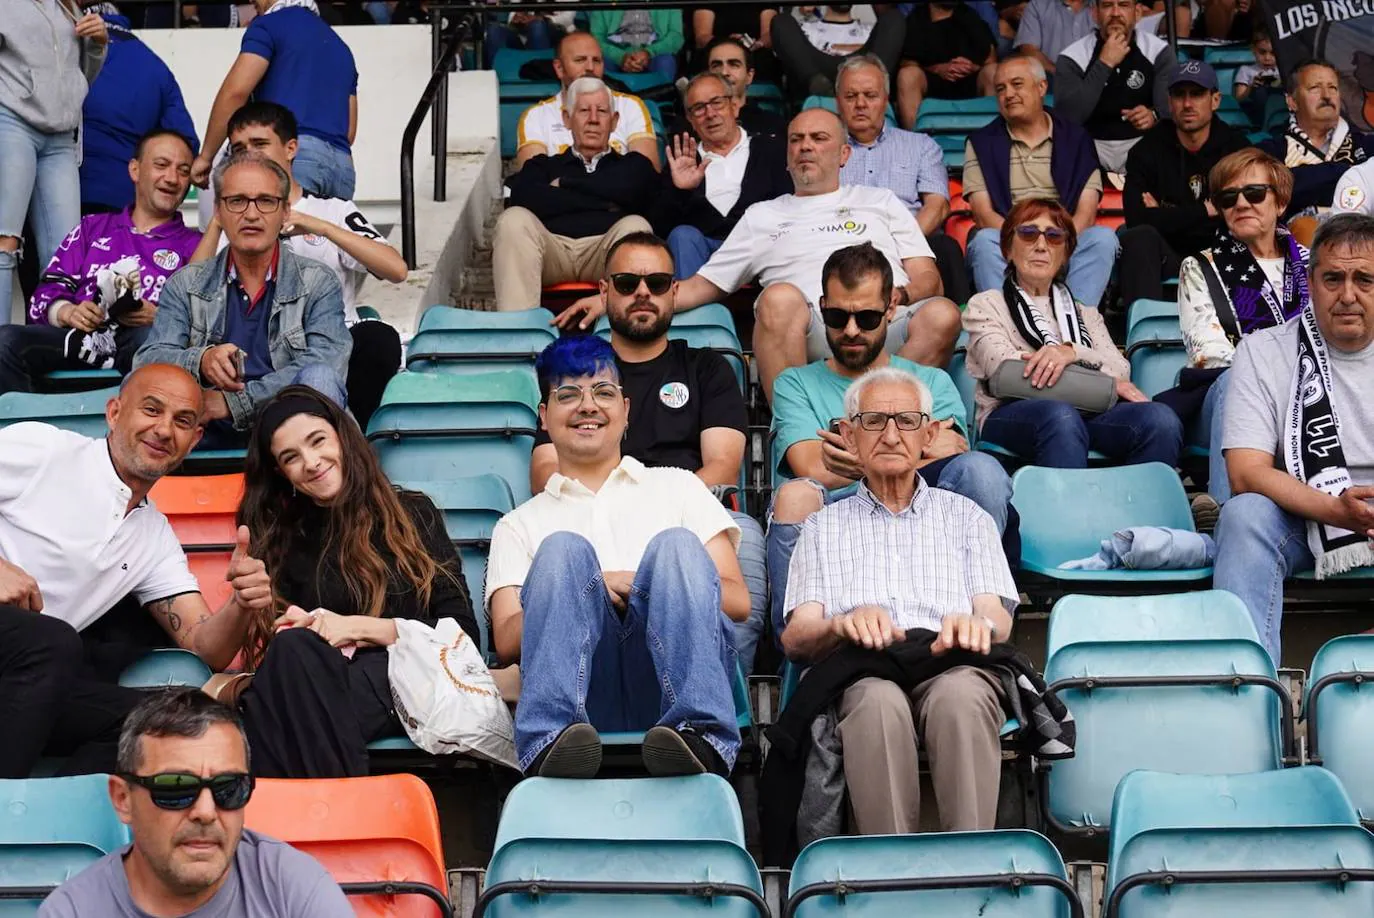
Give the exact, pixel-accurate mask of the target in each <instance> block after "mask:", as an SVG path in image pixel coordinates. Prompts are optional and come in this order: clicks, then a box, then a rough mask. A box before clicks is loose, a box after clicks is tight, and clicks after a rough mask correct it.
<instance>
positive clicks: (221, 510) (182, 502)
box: [148, 473, 243, 548]
mask: <svg viewBox="0 0 1374 918" xmlns="http://www.w3.org/2000/svg"><path fill="white" fill-rule="evenodd" d="M148 496H149V497H150V498H152V501H153V503H154V504H156V505H157V508H158V509H159V510H161V511H162V513H163V514H164V515H165V516H166V517H167V520H168V522H170V523H171V524H172V531H173V532H175V533H176V535H177V541H178V542H180V543H181V545H182V547H183V548H189V547H193V546H206V545H233V544H234V529H235V527H234V514H235V513H237V512H238V509H239V501H240V500H241V499H242V498H243V474H242V473H235V474H232V475H200V476H193V475H187V476H168V477H166V478H162V479H159V480H158V483H157V484H155V485H153V490H152V491H151V492H150V493H149V495H148Z"/></svg>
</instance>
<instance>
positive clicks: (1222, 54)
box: [1202, 45, 1255, 89]
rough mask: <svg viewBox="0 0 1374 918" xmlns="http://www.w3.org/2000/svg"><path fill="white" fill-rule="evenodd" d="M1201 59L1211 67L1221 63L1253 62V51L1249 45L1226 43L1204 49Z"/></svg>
mask: <svg viewBox="0 0 1374 918" xmlns="http://www.w3.org/2000/svg"><path fill="white" fill-rule="evenodd" d="M1202 59H1203V60H1204V61H1206V62H1207V63H1209V64H1211V65H1212V66H1213V67H1217V66H1218V65H1221V64H1253V63H1254V62H1255V52H1254V50H1253V49H1251V47H1250V46H1249V45H1228V46H1223V47H1217V48H1206V49H1204V50H1203V52H1202ZM1224 88H1225V87H1223V89H1224Z"/></svg>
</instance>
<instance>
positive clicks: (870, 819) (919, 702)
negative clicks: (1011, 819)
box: [839, 666, 1005, 835]
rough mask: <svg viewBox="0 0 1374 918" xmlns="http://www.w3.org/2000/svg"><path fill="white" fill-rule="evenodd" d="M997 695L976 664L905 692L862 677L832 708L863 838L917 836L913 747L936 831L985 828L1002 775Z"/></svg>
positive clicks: (992, 818)
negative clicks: (926, 769)
mask: <svg viewBox="0 0 1374 918" xmlns="http://www.w3.org/2000/svg"><path fill="white" fill-rule="evenodd" d="M999 695H1000V689H999V688H998V683H997V681H996V679H994V678H993V677H992V676H991V675H989V674H988V673H986V672H984V671H983V670H981V669H978V668H977V667H974V666H956V667H955V668H953V669H951V670H948V671H947V672H944V673H941V674H940V675H938V676H936V677H935V678H934V679H930V680H928V681H926V682H923V683H921V684H920V685H918V686H917V687H916V688H915V689H914V690H913V691H912V692H911V694H910V695H909V696H908V695H907V693H905V692H903V691H902V690H901V688H899V687H898V686H897V684H896V683H895V682H889V681H887V680H886V679H876V678H872V677H869V678H865V679H860V680H859V681H858V682H855V683H854V684H853V685H851V686H850V687H849V688H848V689H846V690H845V693H844V697H843V698H841V699H840V704H839V717H840V720H839V736H840V743H841V745H842V746H843V747H844V778H845V784H846V785H847V786H848V788H849V801H850V808H851V810H852V812H853V814H854V822H855V829H856V830H857V831H858V832H859V834H861V835H891V834H906V833H912V832H917V831H919V829H920V824H921V819H920V816H921V782H920V776H919V772H918V770H917V748H918V747H917V744H918V743H919V744H921V745H923V746H924V747H925V750H926V758H927V760H928V761H929V763H930V778H931V783H932V784H933V785H934V787H935V805H936V807H937V808H938V810H939V813H940V829H941V830H942V831H946V832H948V831H953V830H973V829H992V828H995V827H996V825H997V790H998V784H999V781H1000V777H1001V769H1002V746H1001V742H1000V740H999V739H998V733H999V732H1000V731H1001V728H1002V724H1003V723H1004V722H1005V715H1004V714H1003V712H1002V703H1001V701H1000V700H999Z"/></svg>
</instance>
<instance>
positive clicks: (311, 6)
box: [263, 0, 320, 16]
mask: <svg viewBox="0 0 1374 918" xmlns="http://www.w3.org/2000/svg"><path fill="white" fill-rule="evenodd" d="M293 6H303V7H305V8H306V9H308V10H309V11H310V12H312V13H314V14H315V15H316V16H318V15H320V8H319V6H318V5H317V4H316V3H315V0H277V2H276V3H273V4H272V5H271V6H269V7H268V8H267V12H266V13H263V15H264V16H269V15H271V14H272V13H276V12H279V11H280V10H285V9H290V8H291V7H293Z"/></svg>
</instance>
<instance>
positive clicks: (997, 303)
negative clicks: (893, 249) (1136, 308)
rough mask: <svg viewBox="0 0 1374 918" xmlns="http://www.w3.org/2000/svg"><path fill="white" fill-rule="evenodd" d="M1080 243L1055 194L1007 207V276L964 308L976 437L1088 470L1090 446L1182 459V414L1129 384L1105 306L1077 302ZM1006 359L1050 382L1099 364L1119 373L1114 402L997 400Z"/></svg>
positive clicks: (1139, 456) (1123, 454) (1054, 464)
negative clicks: (1072, 268)
mask: <svg viewBox="0 0 1374 918" xmlns="http://www.w3.org/2000/svg"><path fill="white" fill-rule="evenodd" d="M1076 242H1077V233H1076V232H1075V231H1074V225H1073V218H1072V217H1071V216H1070V215H1069V212H1068V211H1066V210H1065V209H1064V208H1063V206H1062V205H1060V204H1059V203H1057V202H1055V201H1049V200H1042V199H1033V200H1026V201H1022V202H1020V203H1019V204H1017V205H1016V206H1015V207H1013V208H1012V209H1011V212H1010V213H1009V214H1007V217H1006V220H1005V222H1004V223H1003V224H1002V254H1003V255H1004V256H1005V257H1006V259H1007V277H1006V282H1005V283H1004V284H1003V285H1002V289H1001V290H985V291H983V292H982V293H979V294H978V295H977V296H975V297H973V299H971V300H969V304H968V310H967V312H965V313H964V328H965V329H966V330H967V331H968V335H969V343H968V362H967V366H968V372H969V375H971V376H972V377H973V378H974V379H975V380H977V383H978V388H977V392H976V395H975V399H976V401H977V415H978V416H977V424H978V427H979V430H980V434H979V436H980V437H981V438H982V439H983V440H987V441H989V442H992V443H995V444H997V445H998V446H1001V447H1003V448H1004V449H1008V450H1011V451H1012V452H1014V453H1016V454H1017V455H1019V456H1021V457H1023V458H1025V459H1026V460H1028V461H1029V462H1031V463H1032V464H1034V465H1043V466H1049V467H1051V468H1061V469H1077V468H1084V467H1085V466H1086V465H1087V464H1088V451H1089V450H1090V449H1095V450H1097V451H1099V452H1101V453H1103V454H1104V455H1106V456H1107V457H1108V458H1110V459H1112V460H1113V461H1115V462H1120V463H1127V464H1129V463H1136V462H1163V463H1165V464H1167V465H1170V466H1173V465H1176V464H1177V462H1178V454H1179V450H1180V449H1181V448H1182V446H1183V424H1182V423H1181V422H1180V421H1179V419H1178V415H1177V414H1175V413H1174V411H1173V410H1172V409H1170V408H1169V407H1167V406H1166V405H1162V404H1159V403H1157V402H1152V401H1150V400H1149V398H1148V397H1147V396H1146V395H1145V394H1144V393H1143V392H1141V391H1140V390H1139V389H1137V388H1136V387H1135V386H1134V385H1132V384H1131V366H1130V364H1129V363H1127V362H1126V358H1125V357H1123V356H1121V352H1120V351H1118V350H1117V349H1116V345H1115V344H1113V343H1112V339H1111V336H1110V335H1109V334H1108V333H1107V326H1106V323H1104V322H1103V321H1102V316H1101V314H1099V313H1098V311H1097V310H1096V309H1093V308H1089V307H1084V306H1082V305H1081V304H1079V303H1078V302H1076V301H1075V300H1074V298H1073V294H1072V293H1070V292H1069V288H1068V287H1067V286H1065V284H1064V275H1065V270H1066V265H1068V263H1069V256H1071V255H1072V254H1073V249H1074V245H1075V244H1076ZM1007 360H1025V361H1026V367H1025V372H1024V375H1025V377H1026V378H1027V379H1029V380H1030V383H1031V385H1032V386H1034V387H1035V388H1037V389H1043V388H1045V387H1047V386H1052V385H1054V384H1055V383H1056V382H1057V381H1058V380H1059V377H1060V375H1061V374H1062V373H1063V372H1064V368H1065V367H1066V366H1068V365H1070V364H1078V365H1079V366H1083V367H1087V368H1089V369H1093V370H1099V371H1101V372H1103V373H1106V374H1108V375H1110V376H1112V377H1115V379H1116V381H1117V382H1116V394H1117V397H1118V400H1117V402H1116V404H1115V405H1113V406H1112V407H1111V408H1109V409H1108V410H1106V411H1104V412H1102V413H1101V414H1095V415H1091V416H1087V415H1085V414H1084V413H1083V412H1082V411H1079V410H1078V409H1077V408H1075V407H1074V406H1072V405H1070V404H1068V403H1066V402H1061V401H1054V400H1050V399H1018V400H1002V401H999V400H998V399H995V398H993V397H992V394H991V393H990V392H989V391H988V380H989V379H991V378H992V375H993V374H994V373H995V372H996V370H997V368H998V367H999V366H1000V365H1001V364H1002V363H1003V361H1007Z"/></svg>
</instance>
